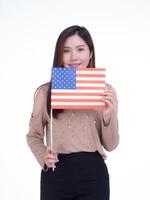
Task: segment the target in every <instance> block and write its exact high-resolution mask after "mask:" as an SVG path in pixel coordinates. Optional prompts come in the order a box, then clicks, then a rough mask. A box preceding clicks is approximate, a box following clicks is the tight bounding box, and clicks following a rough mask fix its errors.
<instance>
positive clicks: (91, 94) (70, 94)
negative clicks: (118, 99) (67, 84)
mask: <svg viewBox="0 0 150 200" xmlns="http://www.w3.org/2000/svg"><path fill="white" fill-rule="evenodd" d="M55 96H74V97H75V96H95V98H97V96H104V93H100V92H99V91H98V93H79V92H78V93H73V92H70V93H65V92H63V93H54V92H53V93H52V97H55Z"/></svg>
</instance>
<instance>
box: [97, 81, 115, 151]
mask: <svg viewBox="0 0 150 200" xmlns="http://www.w3.org/2000/svg"><path fill="white" fill-rule="evenodd" d="M109 87H110V88H113V87H112V86H111V85H109ZM113 89H114V88H113ZM100 126H101V131H100V139H101V143H102V145H103V147H104V148H105V149H106V150H107V151H112V150H114V149H115V148H116V147H117V146H118V144H119V133H118V118H117V112H114V111H112V113H111V117H110V121H109V124H107V125H106V124H105V122H104V120H103V117H102V113H101V112H100Z"/></svg>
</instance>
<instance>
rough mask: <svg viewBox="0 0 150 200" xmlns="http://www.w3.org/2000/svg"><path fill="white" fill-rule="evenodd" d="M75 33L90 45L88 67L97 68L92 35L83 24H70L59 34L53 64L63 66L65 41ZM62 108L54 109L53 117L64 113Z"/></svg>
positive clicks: (48, 108)
mask: <svg viewBox="0 0 150 200" xmlns="http://www.w3.org/2000/svg"><path fill="white" fill-rule="evenodd" d="M74 34H78V35H79V36H80V37H81V38H82V39H83V40H84V41H85V42H86V44H87V45H88V47H89V50H90V53H92V57H91V59H90V61H89V64H88V66H87V67H88V68H95V50H94V44H93V40H92V37H91V35H90V33H89V31H88V30H87V29H86V28H85V27H82V26H77V25H75V26H70V27H68V28H66V29H65V30H63V31H62V32H61V34H60V35H59V37H58V39H57V42H56V46H55V53H54V60H53V66H54V67H63V51H64V43H65V41H66V39H67V38H68V37H69V36H72V35H74ZM50 109H51V82H50V84H49V88H48V93H47V112H48V114H49V115H50ZM62 112H63V110H62V109H53V117H54V118H57V116H58V114H59V113H62Z"/></svg>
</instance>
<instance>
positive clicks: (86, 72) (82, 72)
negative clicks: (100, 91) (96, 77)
mask: <svg viewBox="0 0 150 200" xmlns="http://www.w3.org/2000/svg"><path fill="white" fill-rule="evenodd" d="M76 74H103V75H104V70H103V71H86V70H85V71H78V70H77V71H76Z"/></svg>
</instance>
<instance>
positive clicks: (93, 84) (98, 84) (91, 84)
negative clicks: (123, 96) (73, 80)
mask: <svg viewBox="0 0 150 200" xmlns="http://www.w3.org/2000/svg"><path fill="white" fill-rule="evenodd" d="M76 86H84V87H88V86H90V87H92V86H93V87H105V84H102V83H97V84H96V83H77V84H76Z"/></svg>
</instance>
